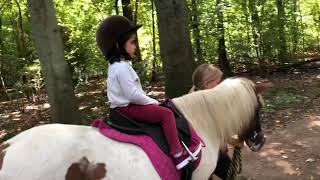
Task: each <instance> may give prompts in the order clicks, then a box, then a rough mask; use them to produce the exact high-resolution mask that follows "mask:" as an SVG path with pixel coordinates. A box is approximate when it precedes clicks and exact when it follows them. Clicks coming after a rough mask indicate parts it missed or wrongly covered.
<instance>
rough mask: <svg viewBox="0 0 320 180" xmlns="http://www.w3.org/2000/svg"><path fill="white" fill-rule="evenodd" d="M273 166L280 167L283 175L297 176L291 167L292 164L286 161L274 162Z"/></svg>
mask: <svg viewBox="0 0 320 180" xmlns="http://www.w3.org/2000/svg"><path fill="white" fill-rule="evenodd" d="M275 164H276V165H277V166H279V167H281V168H282V169H283V171H284V173H286V174H290V175H293V174H297V173H298V172H297V171H296V170H295V169H294V167H293V164H292V163H290V162H288V161H285V160H278V161H276V162H275Z"/></svg>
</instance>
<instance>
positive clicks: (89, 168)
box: [66, 157, 107, 180]
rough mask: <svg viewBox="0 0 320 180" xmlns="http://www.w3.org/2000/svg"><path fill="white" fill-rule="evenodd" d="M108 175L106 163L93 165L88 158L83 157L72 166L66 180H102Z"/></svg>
mask: <svg viewBox="0 0 320 180" xmlns="http://www.w3.org/2000/svg"><path fill="white" fill-rule="evenodd" d="M106 174H107V169H106V165H105V163H92V162H90V161H89V160H88V159H87V158H86V157H83V158H81V159H80V160H79V161H78V162H75V163H72V164H71V165H70V167H69V168H68V171H67V174H66V180H101V179H102V178H104V177H105V176H106Z"/></svg>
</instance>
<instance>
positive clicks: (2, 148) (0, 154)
mask: <svg viewBox="0 0 320 180" xmlns="http://www.w3.org/2000/svg"><path fill="white" fill-rule="evenodd" d="M9 146H10V144H7V143H3V144H1V145H0V170H1V168H2V165H3V159H4V156H5V155H6V151H5V149H7V148H8V147H9Z"/></svg>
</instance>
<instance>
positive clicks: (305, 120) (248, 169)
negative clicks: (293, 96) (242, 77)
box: [242, 74, 320, 180]
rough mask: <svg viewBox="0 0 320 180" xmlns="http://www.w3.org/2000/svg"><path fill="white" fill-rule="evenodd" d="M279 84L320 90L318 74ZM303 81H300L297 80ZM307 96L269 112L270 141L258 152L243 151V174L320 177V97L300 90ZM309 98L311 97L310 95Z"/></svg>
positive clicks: (283, 179)
mask: <svg viewBox="0 0 320 180" xmlns="http://www.w3.org/2000/svg"><path fill="white" fill-rule="evenodd" d="M297 77H298V76H293V77H292V79H290V78H289V79H287V81H285V79H284V80H279V81H277V82H275V84H276V85H282V87H283V86H287V87H295V86H298V89H299V90H300V91H301V92H307V91H308V90H311V89H313V91H312V92H318V93H319V92H320V83H319V82H320V78H319V77H317V74H313V75H311V76H308V77H302V79H300V78H298V79H296V78H297ZM301 80H302V83H300V84H297V81H300V82H301ZM300 95H301V96H302V97H303V99H305V101H301V102H300V103H297V104H296V105H295V106H293V107H288V108H283V109H282V110H277V111H274V112H267V113H266V114H267V115H266V117H264V118H263V121H264V122H265V129H266V135H267V142H266V144H265V146H264V147H263V149H262V150H261V151H260V152H258V153H252V152H249V151H250V150H249V149H248V148H245V149H244V150H243V156H242V157H243V175H244V177H247V178H251V179H255V180H288V179H290V180H320V98H319V94H316V95H315V96H313V95H312V94H311V95H310V91H309V92H308V93H300ZM305 95H308V96H305ZM308 97H309V98H308Z"/></svg>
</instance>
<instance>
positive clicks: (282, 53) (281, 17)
mask: <svg viewBox="0 0 320 180" xmlns="http://www.w3.org/2000/svg"><path fill="white" fill-rule="evenodd" d="M277 9H278V23H279V25H278V29H279V43H280V49H279V61H282V62H285V61H286V60H287V45H286V37H285V12H284V5H283V0H277Z"/></svg>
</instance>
